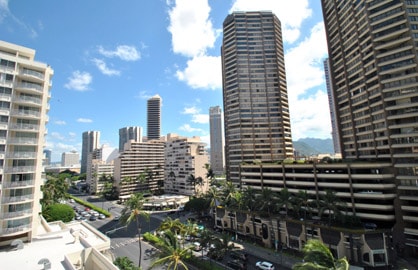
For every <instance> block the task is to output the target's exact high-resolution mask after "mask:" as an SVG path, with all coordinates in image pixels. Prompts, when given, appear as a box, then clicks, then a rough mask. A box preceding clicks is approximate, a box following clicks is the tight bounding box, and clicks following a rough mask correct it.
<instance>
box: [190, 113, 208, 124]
mask: <svg viewBox="0 0 418 270" xmlns="http://www.w3.org/2000/svg"><path fill="white" fill-rule="evenodd" d="M192 122H193V123H198V124H207V123H209V114H201V113H199V114H194V115H193V117H192Z"/></svg>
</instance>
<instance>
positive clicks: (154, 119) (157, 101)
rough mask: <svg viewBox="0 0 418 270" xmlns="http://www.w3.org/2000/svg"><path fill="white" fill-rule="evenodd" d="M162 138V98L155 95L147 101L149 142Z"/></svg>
mask: <svg viewBox="0 0 418 270" xmlns="http://www.w3.org/2000/svg"><path fill="white" fill-rule="evenodd" d="M160 136H161V97H160V96H159V95H155V96H153V97H152V98H150V99H148V101H147V140H159V139H160Z"/></svg>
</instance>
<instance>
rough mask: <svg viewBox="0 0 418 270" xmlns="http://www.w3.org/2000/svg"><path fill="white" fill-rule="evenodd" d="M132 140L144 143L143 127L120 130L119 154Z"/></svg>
mask: <svg viewBox="0 0 418 270" xmlns="http://www.w3.org/2000/svg"><path fill="white" fill-rule="evenodd" d="M131 140H133V141H134V142H142V128H141V127H124V128H120V129H119V152H122V151H123V146H124V145H125V143H127V142H128V141H131Z"/></svg>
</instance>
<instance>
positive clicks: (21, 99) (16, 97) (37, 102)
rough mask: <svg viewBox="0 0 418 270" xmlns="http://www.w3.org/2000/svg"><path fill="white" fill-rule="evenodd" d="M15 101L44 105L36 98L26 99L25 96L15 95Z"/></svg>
mask: <svg viewBox="0 0 418 270" xmlns="http://www.w3.org/2000/svg"><path fill="white" fill-rule="evenodd" d="M13 100H14V101H16V102H25V103H33V104H37V105H41V104H42V100H41V99H40V98H35V97H25V96H17V95H14V96H13Z"/></svg>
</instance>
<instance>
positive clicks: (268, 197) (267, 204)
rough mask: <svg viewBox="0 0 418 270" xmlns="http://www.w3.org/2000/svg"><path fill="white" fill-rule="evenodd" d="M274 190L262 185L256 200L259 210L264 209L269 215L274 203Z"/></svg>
mask: <svg viewBox="0 0 418 270" xmlns="http://www.w3.org/2000/svg"><path fill="white" fill-rule="evenodd" d="M274 194H275V193H274V192H273V191H272V190H271V189H270V188H266V187H263V189H262V190H261V193H260V195H259V197H258V198H257V200H258V201H259V202H260V204H261V207H260V210H261V211H266V212H267V214H268V216H269V217H270V215H271V212H272V211H273V208H274V205H275V199H274Z"/></svg>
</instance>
